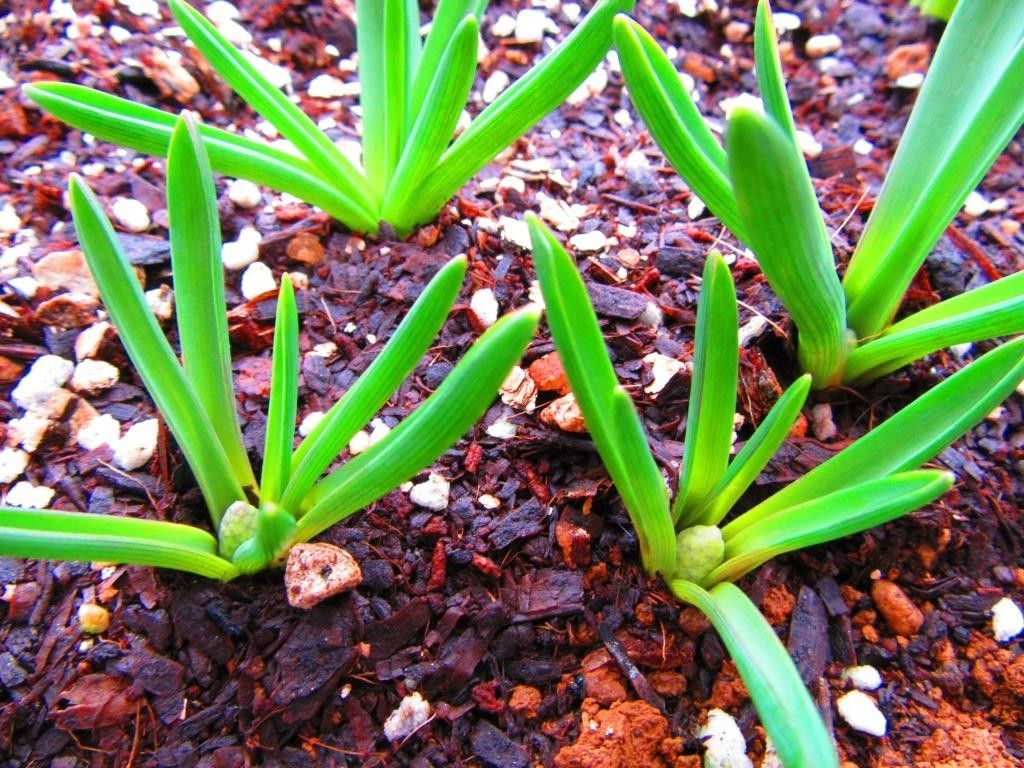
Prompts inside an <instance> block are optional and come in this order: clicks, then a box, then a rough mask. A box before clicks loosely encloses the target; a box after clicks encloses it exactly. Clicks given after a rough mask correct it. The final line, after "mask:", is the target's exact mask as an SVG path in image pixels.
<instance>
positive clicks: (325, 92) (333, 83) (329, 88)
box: [307, 73, 348, 99]
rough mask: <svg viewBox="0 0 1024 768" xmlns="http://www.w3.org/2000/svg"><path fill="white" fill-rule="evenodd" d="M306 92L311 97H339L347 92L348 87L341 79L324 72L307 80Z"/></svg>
mask: <svg viewBox="0 0 1024 768" xmlns="http://www.w3.org/2000/svg"><path fill="white" fill-rule="evenodd" d="M307 93H308V94H309V98H311V99H340V98H341V97H342V96H345V95H346V94H347V93H348V88H347V87H346V85H345V82H344V81H343V80H340V79H339V78H337V77H334V76H333V75H328V74H326V73H324V74H320V75H317V76H316V77H314V78H313V79H312V80H310V81H309V87H308V89H307Z"/></svg>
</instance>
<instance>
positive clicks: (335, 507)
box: [295, 308, 540, 541]
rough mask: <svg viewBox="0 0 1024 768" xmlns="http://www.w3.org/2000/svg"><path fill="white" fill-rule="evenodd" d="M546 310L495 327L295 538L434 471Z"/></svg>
mask: <svg viewBox="0 0 1024 768" xmlns="http://www.w3.org/2000/svg"><path fill="white" fill-rule="evenodd" d="M539 320H540V310H539V309H535V308H526V309H521V310H518V311H516V312H513V313H512V314H510V315H507V316H505V317H503V318H502V319H501V320H499V321H498V322H497V323H495V324H494V325H493V326H491V327H490V328H489V329H488V330H487V331H486V332H485V333H484V335H483V336H481V337H480V339H479V340H478V341H477V342H476V343H475V344H474V345H473V346H472V347H470V349H469V351H468V352H466V354H465V356H464V357H463V358H462V360H460V361H459V363H458V365H456V366H455V368H454V370H452V372H451V373H450V374H448V377H447V378H446V379H445V380H444V381H443V382H442V383H441V386H439V387H438V388H437V391H436V392H434V394H432V395H431V396H430V397H428V398H427V399H426V401H425V402H423V404H421V405H420V406H419V407H418V408H417V409H416V410H415V411H413V412H412V414H411V415H410V416H408V417H407V418H406V419H405V420H404V421H403V422H402V423H401V424H399V425H398V426H397V427H396V428H395V429H394V430H392V431H391V432H390V433H389V434H388V435H387V437H385V438H384V439H383V440H381V441H380V442H379V443H377V444H376V445H373V446H371V447H370V448H369V449H367V450H366V451H365V452H363V453H361V454H359V455H358V456H356V457H355V458H354V459H352V460H351V461H350V462H348V463H347V464H346V465H345V466H344V467H342V468H341V469H339V470H337V471H335V472H332V473H331V474H330V475H328V476H327V477H326V478H324V479H323V480H321V481H320V482H319V483H318V484H317V485H316V486H315V487H314V488H313V491H312V492H311V493H310V495H309V499H308V502H309V503H310V507H309V511H308V512H307V513H306V514H305V515H303V516H302V517H301V518H300V519H299V524H298V527H297V529H296V531H295V540H297V541H305V540H307V539H309V538H311V537H312V536H315V535H316V534H317V533H319V532H320V531H322V530H324V529H325V528H327V527H329V526H331V525H333V524H334V523H337V522H339V521H341V520H343V519H344V518H346V517H348V516H349V515H351V514H352V513H353V512H356V511H358V510H360V509H362V508H363V507H365V506H366V505H367V504H370V503H372V502H373V501H375V500H377V499H379V498H380V497H381V496H383V495H384V494H386V493H388V492H389V491H391V490H392V489H394V488H395V487H397V486H398V485H400V484H401V483H403V482H405V481H406V480H408V479H409V478H411V477H413V476H414V475H415V474H416V473H417V472H419V471H420V470H422V469H423V468H424V467H426V466H428V465H430V463H431V462H433V461H434V460H435V459H437V457H438V456H440V455H441V454H442V453H444V452H445V451H446V450H448V448H450V447H451V446H452V444H453V443H455V441H457V440H458V439H459V438H460V437H462V435H464V434H465V433H466V431H467V430H468V429H469V428H470V427H472V426H473V424H475V423H476V422H477V421H478V420H479V419H480V417H481V416H483V414H484V411H485V410H487V407H488V406H489V405H490V404H491V402H492V401H493V400H494V397H495V395H496V393H497V392H498V388H499V387H500V386H501V383H502V382H503V381H504V380H505V377H506V376H508V372H509V370H511V368H512V366H513V365H514V364H515V363H516V361H517V360H518V359H519V358H520V357H521V356H522V354H523V350H525V349H526V345H527V344H529V342H530V339H532V338H533V334H534V333H535V332H536V330H537V323H538V322H539Z"/></svg>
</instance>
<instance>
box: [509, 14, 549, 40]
mask: <svg viewBox="0 0 1024 768" xmlns="http://www.w3.org/2000/svg"><path fill="white" fill-rule="evenodd" d="M551 26H552V23H551V21H550V20H549V19H548V15H547V14H546V13H545V12H544V11H542V10H540V9H538V8H524V9H523V10H521V11H520V12H519V13H518V14H516V28H515V32H514V36H515V38H516V40H518V41H519V42H521V43H539V42H540V41H541V40H543V39H544V33H545V32H548V31H551ZM554 31H555V32H557V31H558V27H555V28H554Z"/></svg>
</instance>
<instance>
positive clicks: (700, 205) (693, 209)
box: [686, 195, 708, 219]
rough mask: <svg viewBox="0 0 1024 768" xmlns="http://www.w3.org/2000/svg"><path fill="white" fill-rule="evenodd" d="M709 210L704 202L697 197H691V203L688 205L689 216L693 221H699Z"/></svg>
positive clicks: (687, 213)
mask: <svg viewBox="0 0 1024 768" xmlns="http://www.w3.org/2000/svg"><path fill="white" fill-rule="evenodd" d="M707 209H708V207H707V206H706V205H705V204H704V201H703V200H701V199H700V198H699V197H697V196H696V195H690V202H688V203H687V204H686V215H687V216H689V217H690V218H691V219H698V218H700V217H701V216H703V215H704V211H706V210H707Z"/></svg>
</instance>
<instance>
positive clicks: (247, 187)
mask: <svg viewBox="0 0 1024 768" xmlns="http://www.w3.org/2000/svg"><path fill="white" fill-rule="evenodd" d="M228 199H229V200H230V201H231V202H232V203H234V204H235V205H237V206H238V207H239V208H255V207H256V206H257V205H259V204H260V203H261V202H263V193H262V192H260V188H259V187H258V186H257V185H255V184H253V183H252V182H251V181H249V180H248V179H232V180H231V183H230V184H228ZM243 231H244V230H243ZM253 231H255V230H253ZM257 234H259V233H257ZM256 242H257V243H258V242H259V240H257V241H256Z"/></svg>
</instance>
